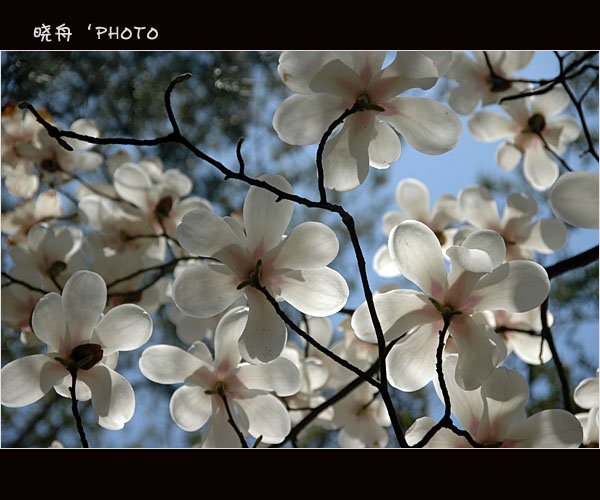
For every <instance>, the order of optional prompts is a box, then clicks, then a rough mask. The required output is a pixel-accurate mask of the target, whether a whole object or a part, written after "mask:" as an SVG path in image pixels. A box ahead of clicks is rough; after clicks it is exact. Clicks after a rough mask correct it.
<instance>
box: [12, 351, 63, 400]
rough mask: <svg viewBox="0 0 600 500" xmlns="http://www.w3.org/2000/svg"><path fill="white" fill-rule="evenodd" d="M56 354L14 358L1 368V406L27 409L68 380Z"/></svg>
mask: <svg viewBox="0 0 600 500" xmlns="http://www.w3.org/2000/svg"><path fill="white" fill-rule="evenodd" d="M54 355H56V356H58V353H55V354H33V355H31V356H25V357H24V358H19V359H15V360H14V361H11V362H10V363H7V364H6V365H5V366H4V367H3V368H2V374H1V375H0V379H1V383H2V390H1V395H2V404H3V405H4V406H8V407H10V408H16V407H21V406H27V405H30V404H32V403H35V402H36V401H38V400H39V399H41V398H42V397H43V396H44V395H45V394H46V393H47V392H48V391H49V390H50V389H52V387H54V386H55V385H56V384H58V383H60V382H61V380H62V379H63V378H65V377H69V380H70V379H71V377H70V375H69V373H68V372H67V371H66V370H65V368H64V366H63V365H61V364H60V363H59V362H58V361H56V360H55V359H54V357H53V356H54Z"/></svg>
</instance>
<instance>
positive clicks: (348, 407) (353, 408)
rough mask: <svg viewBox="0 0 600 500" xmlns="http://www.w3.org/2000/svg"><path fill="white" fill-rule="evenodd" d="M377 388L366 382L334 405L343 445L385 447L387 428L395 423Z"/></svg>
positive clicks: (351, 446) (340, 443) (340, 442)
mask: <svg viewBox="0 0 600 500" xmlns="http://www.w3.org/2000/svg"><path fill="white" fill-rule="evenodd" d="M376 396H377V389H376V388H375V387H373V386H372V385H370V384H367V383H363V384H361V385H359V386H358V387H357V388H356V389H354V390H353V391H352V392H350V393H349V394H347V395H346V396H344V397H343V398H342V399H341V400H340V401H339V402H337V403H336V404H335V405H334V407H333V408H334V411H335V417H334V423H335V424H336V425H337V426H338V427H339V428H340V430H339V432H338V444H339V445H340V447H342V448H385V447H386V446H387V444H388V441H389V436H388V433H387V431H386V430H385V427H389V426H390V425H392V423H391V421H390V416H389V414H388V412H387V410H386V408H385V405H384V404H383V401H382V400H381V399H380V398H377V397H376Z"/></svg>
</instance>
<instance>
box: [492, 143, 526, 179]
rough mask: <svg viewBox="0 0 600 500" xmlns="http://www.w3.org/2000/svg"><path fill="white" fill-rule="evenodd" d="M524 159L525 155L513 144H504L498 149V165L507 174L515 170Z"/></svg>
mask: <svg viewBox="0 0 600 500" xmlns="http://www.w3.org/2000/svg"><path fill="white" fill-rule="evenodd" d="M522 157H523V153H522V152H521V150H520V149H519V148H518V147H517V146H515V145H514V144H513V143H512V142H504V143H502V144H500V145H499V146H498V148H497V149H496V163H497V164H498V166H499V167H500V168H501V169H502V170H504V171H505V172H510V171H511V170H514V169H515V168H516V167H517V165H518V164H519V162H520V161H521V158H522Z"/></svg>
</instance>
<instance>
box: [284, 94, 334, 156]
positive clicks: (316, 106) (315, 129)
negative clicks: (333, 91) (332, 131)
mask: <svg viewBox="0 0 600 500" xmlns="http://www.w3.org/2000/svg"><path fill="white" fill-rule="evenodd" d="M345 108H346V106H345V104H344V102H343V101H342V100H341V99H340V98H339V97H336V96H332V95H330V94H313V95H298V94H294V95H292V96H290V97H288V98H287V99H285V100H284V101H283V102H282V103H281V104H280V105H279V107H278V108H277V110H276V111H275V114H274V115H273V128H274V129H275V131H276V132H277V135H278V136H279V138H280V139H281V140H282V141H283V142H285V143H286V144H291V145H294V146H308V145H310V144H317V143H318V142H320V141H321V138H322V137H323V134H324V133H325V132H326V131H327V129H328V128H329V125H331V124H332V123H333V122H334V121H335V120H337V119H338V118H339V117H340V115H341V114H342V112H343V111H344V109H345Z"/></svg>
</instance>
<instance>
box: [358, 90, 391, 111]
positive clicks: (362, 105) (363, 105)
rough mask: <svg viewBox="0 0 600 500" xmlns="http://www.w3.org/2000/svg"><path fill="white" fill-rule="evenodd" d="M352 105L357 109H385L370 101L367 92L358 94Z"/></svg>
mask: <svg viewBox="0 0 600 500" xmlns="http://www.w3.org/2000/svg"><path fill="white" fill-rule="evenodd" d="M354 106H356V108H357V109H358V111H364V110H369V111H385V108H382V107H381V106H378V105H377V104H374V103H372V102H371V98H370V97H369V95H368V94H360V95H359V96H358V97H357V98H356V101H355V103H354Z"/></svg>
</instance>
